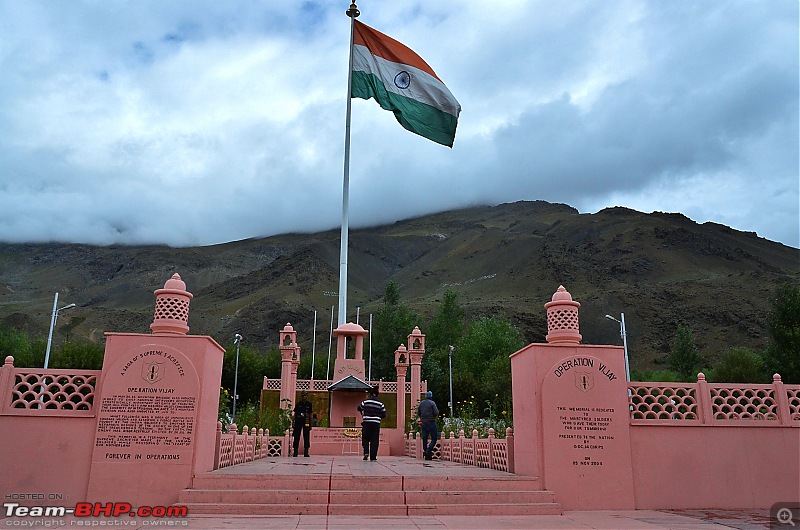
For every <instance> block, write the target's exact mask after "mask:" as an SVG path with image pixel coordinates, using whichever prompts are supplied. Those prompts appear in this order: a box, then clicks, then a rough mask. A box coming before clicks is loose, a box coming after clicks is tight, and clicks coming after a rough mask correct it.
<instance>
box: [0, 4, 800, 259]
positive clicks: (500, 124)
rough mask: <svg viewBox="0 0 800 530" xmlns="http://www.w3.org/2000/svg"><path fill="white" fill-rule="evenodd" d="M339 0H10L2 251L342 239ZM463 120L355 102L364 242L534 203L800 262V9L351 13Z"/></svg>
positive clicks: (4, 13)
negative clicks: (759, 242)
mask: <svg viewBox="0 0 800 530" xmlns="http://www.w3.org/2000/svg"><path fill="white" fill-rule="evenodd" d="M348 4H349V1H348V0H337V1H333V0H318V1H309V2H300V1H295V0H280V1H278V0H274V1H272V0H269V1H268V0H262V1H256V0H229V1H219V0H209V1H203V0H182V1H179V0H173V1H168V2H164V1H162V0H159V1H146V0H135V1H134V0H128V1H113V0H108V1H99V0H92V1H88V0H87V1H78V0H75V1H59V0H44V1H40V0H0V241H6V242H22V241H68V242H84V243H96V244H110V243H137V244H138V243H167V244H170V245H178V246H185V245H207V244H215V243H221V242H226V241H231V240H237V239H244V238H249V237H257V236H264V235H271V234H277V233H285V232H292V231H303V232H304V231H317V230H325V229H333V228H337V227H338V226H339V224H340V222H341V208H342V174H343V171H342V166H343V153H344V129H345V127H344V126H345V109H346V92H347V53H348V39H349V29H350V27H349V19H348V18H347V16H346V15H345V14H344V11H345V10H346V9H347V6H348ZM359 8H360V10H361V13H362V14H361V17H360V19H359V20H361V21H362V22H364V23H365V24H368V25H370V26H372V27H374V28H376V29H378V30H380V31H382V32H384V33H386V34H388V35H390V36H392V37H394V38H395V39H397V40H399V41H401V42H403V43H404V44H406V45H408V46H409V47H411V48H412V49H414V50H415V51H416V52H417V53H418V54H419V55H421V56H422V57H423V58H424V59H425V60H426V61H427V62H428V63H429V64H430V65H431V66H432V67H433V68H434V70H436V72H437V74H438V75H439V77H440V78H441V79H442V80H443V81H444V82H445V83H446V84H447V86H448V87H449V88H450V90H451V91H452V92H453V94H454V95H455V96H456V98H457V99H458V100H459V102H460V103H461V106H462V112H461V116H460V120H459V126H458V132H457V135H456V141H455V146H454V148H453V149H449V148H447V147H443V146H441V145H438V144H435V143H433V142H430V141H428V140H425V139H424V138H422V137H419V136H416V135H414V134H412V133H409V132H407V131H405V130H404V129H403V128H402V127H401V126H400V125H399V124H398V123H397V122H396V121H395V119H394V117H393V116H392V114H391V113H389V112H386V111H382V110H380V108H379V107H378V106H377V104H376V103H375V102H374V101H365V100H354V101H353V109H352V140H351V142H352V151H351V174H350V176H351V198H350V222H351V227H363V226H371V225H377V224H384V223H392V222H394V221H396V220H398V219H404V218H408V217H413V216H417V215H420V214H424V213H431V212H437V211H444V210H449V209H453V208H457V207H462V206H467V205H474V204H491V205H494V204H499V203H503V202H513V201H518V200H536V199H542V200H546V201H550V202H559V203H566V204H569V205H571V206H574V207H576V208H578V209H579V210H580V211H581V212H583V213H594V212H597V211H598V210H600V209H602V208H605V207H608V206H616V205H620V206H626V207H629V208H633V209H636V210H640V211H643V212H651V211H669V212H681V213H684V214H685V215H687V216H689V217H690V218H692V219H694V220H695V221H698V222H704V221H714V222H717V223H722V224H726V225H729V226H732V227H734V228H736V229H739V230H747V231H755V232H757V233H758V235H760V236H762V237H766V238H768V239H771V240H774V241H779V242H782V243H785V244H788V245H792V246H795V247H797V246H798V245H799V244H800V236H799V235H798V224H799V223H800V220H799V219H800V214H799V213H798V209H799V208H800V206H798V204H799V201H800V199H799V197H798V187H799V186H800V185H799V184H798V180H799V177H798V173H799V171H798V160H799V159H800V153H798V150H799V148H798V113H799V111H798V18H799V17H798V2H797V0H746V1H737V0H681V1H674V0H631V1H627V0H587V1H580V0H529V1H525V0H520V1H512V0H504V1H498V2H491V1H487V0H483V1H466V0H435V1H431V0H424V1H423V0H419V1H418V0H380V1H379V0H362V2H360V3H359Z"/></svg>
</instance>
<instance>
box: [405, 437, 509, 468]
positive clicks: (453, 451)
mask: <svg viewBox="0 0 800 530" xmlns="http://www.w3.org/2000/svg"><path fill="white" fill-rule="evenodd" d="M417 434H418V433H416V432H413V433H408V435H407V436H406V440H405V445H406V447H405V455H406V456H410V457H413V458H422V455H423V447H422V438H421V437H420V438H418V437H417ZM432 457H433V458H434V459H436V460H449V461H450V462H456V463H459V464H465V465H470V466H477V467H485V468H489V469H496V470H498V471H507V472H509V473H513V472H514V432H513V430H512V429H511V428H510V427H509V428H507V429H506V437H505V438H495V436H494V429H489V436H488V437H487V438H478V430H477V429H473V431H472V436H471V437H470V438H467V437H466V436H465V435H464V431H463V430H460V431H459V432H458V438H456V436H455V433H453V432H452V431H451V432H450V437H449V438H446V437H445V433H442V434H441V437H440V438H439V440H438V442H437V443H436V447H435V448H434V450H433V454H432Z"/></svg>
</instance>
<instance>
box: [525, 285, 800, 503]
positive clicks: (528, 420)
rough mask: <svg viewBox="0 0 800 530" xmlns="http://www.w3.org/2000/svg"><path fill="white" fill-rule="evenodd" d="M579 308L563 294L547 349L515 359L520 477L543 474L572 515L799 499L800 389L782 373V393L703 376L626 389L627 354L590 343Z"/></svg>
mask: <svg viewBox="0 0 800 530" xmlns="http://www.w3.org/2000/svg"><path fill="white" fill-rule="evenodd" d="M579 306H580V304H579V303H577V302H574V301H572V297H571V296H570V295H569V293H568V292H567V291H566V290H565V289H564V288H563V287H559V289H558V291H557V292H556V293H555V294H554V295H553V300H552V301H551V302H549V303H548V304H546V305H545V307H546V308H547V311H548V330H549V333H548V335H547V340H548V344H530V345H528V346H526V347H525V348H523V349H521V350H520V351H518V352H516V353H514V354H513V355H512V356H511V373H512V387H513V388H512V391H513V403H514V424H515V432H514V434H515V440H514V444H515V446H514V453H515V471H516V473H517V474H521V475H534V476H539V477H540V479H541V481H542V484H543V487H544V488H546V489H549V490H553V491H555V493H556V499H557V500H558V502H560V503H561V504H562V506H563V507H564V509H566V510H574V509H582V510H587V509H589V510H591V509H630V508H636V509H659V508H660V509H666V508H670V509H692V508H697V509H700V508H722V509H746V508H769V507H770V506H771V505H772V504H774V503H776V502H792V501H796V500H797V499H799V498H800V385H784V384H783V383H782V382H781V381H780V376H778V375H777V374H776V376H775V377H774V381H773V384H772V385H737V386H732V385H721V384H709V383H706V381H705V377H704V376H703V374H699V375H698V382H697V383H629V384H626V382H625V381H624V377H625V376H624V374H625V371H624V358H623V357H624V353H623V349H622V348H621V347H614V346H587V345H581V344H579V342H580V338H581V336H580V334H579V332H578V312H577V308H578V307H579ZM601 362H602V366H603V369H602V370H601V369H600V366H601V364H600V363H601ZM611 375H614V376H615V377H614V378H613V379H612V378H611ZM626 394H627V395H626ZM559 407H561V409H568V410H566V411H564V410H559ZM597 411H602V412H597ZM606 411H613V412H611V413H609V414H606ZM583 416H586V419H587V421H581V420H582V419H583ZM602 420H608V421H602ZM573 435H580V437H581V439H582V440H583V439H585V438H587V437H590V436H594V438H593V439H591V440H589V443H573V438H572V436H573ZM600 436H604V437H605V438H604V439H602V440H600V438H599V437H600ZM576 462H577V465H574V464H575V463H576ZM582 462H588V464H587V465H584V464H582ZM592 462H597V463H598V464H596V465H592V464H591V463H592Z"/></svg>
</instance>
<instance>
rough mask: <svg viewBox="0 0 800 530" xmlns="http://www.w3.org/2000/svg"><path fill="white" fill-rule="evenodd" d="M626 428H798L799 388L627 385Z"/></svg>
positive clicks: (700, 381) (776, 384)
mask: <svg viewBox="0 0 800 530" xmlns="http://www.w3.org/2000/svg"><path fill="white" fill-rule="evenodd" d="M628 404H629V406H630V417H631V425H659V424H664V425H685V426H691V425H706V426H737V427H786V426H791V427H800V385H785V384H783V382H782V381H781V376H780V375H778V374H775V375H774V376H773V378H772V384H771V385H743V384H739V385H735V386H734V385H731V384H729V383H709V382H707V381H706V377H705V375H704V374H702V373H699V374H697V383H637V382H632V383H628Z"/></svg>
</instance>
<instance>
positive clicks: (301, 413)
mask: <svg viewBox="0 0 800 530" xmlns="http://www.w3.org/2000/svg"><path fill="white" fill-rule="evenodd" d="M300 433H303V446H304V449H305V450H304V451H303V456H308V447H309V446H310V445H311V442H310V441H309V438H311V402H310V401H309V400H308V392H306V391H303V392H301V393H300V401H299V402H298V403H297V404H296V405H295V406H294V456H297V447H298V446H299V445H300Z"/></svg>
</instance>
